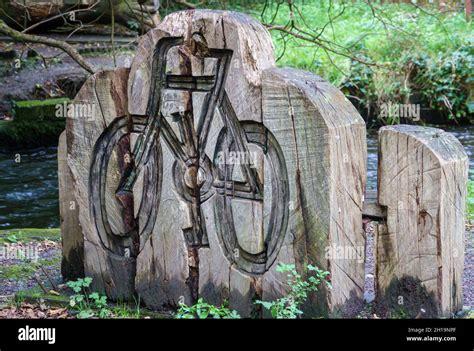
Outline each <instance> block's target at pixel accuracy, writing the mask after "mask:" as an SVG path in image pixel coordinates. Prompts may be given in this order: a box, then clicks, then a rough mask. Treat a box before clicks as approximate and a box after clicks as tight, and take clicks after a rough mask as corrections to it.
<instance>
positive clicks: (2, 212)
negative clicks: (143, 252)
mask: <svg viewBox="0 0 474 351" xmlns="http://www.w3.org/2000/svg"><path fill="white" fill-rule="evenodd" d="M449 131H451V132H452V133H453V134H454V135H455V136H456V137H457V138H459V140H460V141H461V143H462V144H463V145H464V147H465V149H466V151H467V153H468V155H469V162H470V169H471V170H474V126H466V127H455V128H449ZM367 144H368V148H367V149H368V163H367V168H368V182H367V188H368V189H375V188H376V185H377V133H376V131H371V132H369V133H368V136H367ZM18 155H19V156H20V159H18ZM17 161H19V162H17ZM471 176H472V175H471ZM58 226H59V204H58V178H57V148H55V147H49V148H40V149H33V150H16V151H10V152H6V151H0V229H9V228H50V227H58Z"/></svg>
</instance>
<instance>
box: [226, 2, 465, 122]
mask: <svg viewBox="0 0 474 351" xmlns="http://www.w3.org/2000/svg"><path fill="white" fill-rule="evenodd" d="M293 4H294V13H293V16H294V20H295V22H296V24H297V26H298V28H300V29H301V30H302V32H300V34H305V33H315V34H317V37H318V40H319V41H320V42H321V43H322V44H323V45H324V46H325V47H323V46H322V45H315V44H313V43H309V42H307V41H304V40H302V39H299V38H295V37H292V36H289V35H287V34H285V33H282V32H281V31H272V32H271V34H272V37H273V41H274V44H275V47H276V56H277V57H280V60H279V62H278V63H279V65H281V66H292V67H297V68H301V69H305V70H310V71H313V72H315V73H317V74H319V75H321V76H322V77H324V78H326V79H328V80H329V81H330V82H332V83H333V84H334V85H336V86H338V87H339V88H341V89H342V90H343V91H344V93H345V94H346V95H351V96H354V97H355V99H354V100H356V101H359V103H360V104H361V107H362V108H366V109H368V112H371V113H373V114H374V115H377V113H378V108H379V106H380V104H381V103H387V102H392V103H394V104H407V103H411V104H413V103H415V104H421V106H422V107H426V108H431V109H435V110H438V111H440V112H441V113H442V115H443V118H450V119H460V118H465V117H471V118H472V114H473V112H474V101H473V95H472V93H471V91H472V90H473V88H472V87H473V76H472V72H474V61H473V60H474V55H473V37H472V27H473V24H472V22H471V23H466V20H465V17H464V14H463V13H462V11H459V12H447V13H441V12H439V11H438V10H437V9H435V8H430V7H429V6H427V7H426V6H425V7H423V8H417V7H416V6H414V5H410V4H379V3H377V2H370V5H369V4H368V3H367V2H365V1H358V2H348V1H342V0H339V1H337V0H331V1H330V0H320V1H304V0H294V1H293ZM235 9H237V10H241V11H244V12H247V13H250V14H252V15H253V16H254V17H256V18H258V19H260V20H262V21H263V22H266V23H273V25H279V26H285V25H287V24H288V21H289V19H290V11H289V7H288V6H286V2H280V5H278V4H277V2H257V3H256V4H255V5H254V6H247V5H245V4H243V5H242V6H239V5H235ZM347 48H348V50H346V49H347ZM341 53H343V54H341ZM358 60H359V61H363V62H367V63H369V65H367V64H364V63H360V62H359V61H358ZM395 122H398V120H397V119H394V118H393V117H391V116H389V118H387V120H385V123H395Z"/></svg>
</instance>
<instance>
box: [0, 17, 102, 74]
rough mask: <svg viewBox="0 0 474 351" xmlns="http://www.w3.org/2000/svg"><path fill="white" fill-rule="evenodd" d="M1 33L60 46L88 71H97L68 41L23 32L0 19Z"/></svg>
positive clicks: (22, 39) (17, 39)
mask: <svg viewBox="0 0 474 351" xmlns="http://www.w3.org/2000/svg"><path fill="white" fill-rule="evenodd" d="M0 33H2V34H5V35H7V36H9V37H11V38H12V39H13V40H15V41H19V42H26V43H38V44H43V45H47V46H52V47H55V48H58V49H60V50H62V51H64V52H65V53H66V54H68V55H69V56H70V57H71V58H72V59H73V60H74V61H76V62H77V64H79V66H81V67H82V68H84V69H85V70H86V71H87V72H89V73H91V74H94V72H95V68H94V67H93V66H92V65H90V64H89V63H88V62H87V61H86V60H85V59H84V58H83V57H82V56H81V55H80V54H79V52H77V50H76V49H75V48H74V47H72V46H71V45H69V44H68V43H66V42H64V41H61V40H56V39H51V38H46V37H42V36H39V35H31V34H25V33H21V32H19V31H17V30H14V29H13V28H10V27H9V26H8V25H7V24H6V23H5V22H4V21H3V20H0Z"/></svg>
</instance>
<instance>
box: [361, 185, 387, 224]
mask: <svg viewBox="0 0 474 351" xmlns="http://www.w3.org/2000/svg"><path fill="white" fill-rule="evenodd" d="M362 215H363V216H364V217H368V218H371V219H379V220H381V219H385V218H387V209H386V208H385V207H383V206H380V204H379V200H378V195H377V192H376V191H367V192H366V193H365V196H364V208H363V209H362Z"/></svg>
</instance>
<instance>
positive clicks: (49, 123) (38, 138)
mask: <svg viewBox="0 0 474 351" xmlns="http://www.w3.org/2000/svg"><path fill="white" fill-rule="evenodd" d="M67 102H69V99H68V98H57V99H47V100H26V101H14V102H13V116H14V119H13V120H12V121H0V146H5V147H37V146H47V145H55V144H57V142H58V137H59V134H61V132H62V131H63V130H64V128H65V126H66V119H65V118H59V117H57V116H56V112H57V106H58V105H61V106H64V104H66V103H67Z"/></svg>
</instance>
